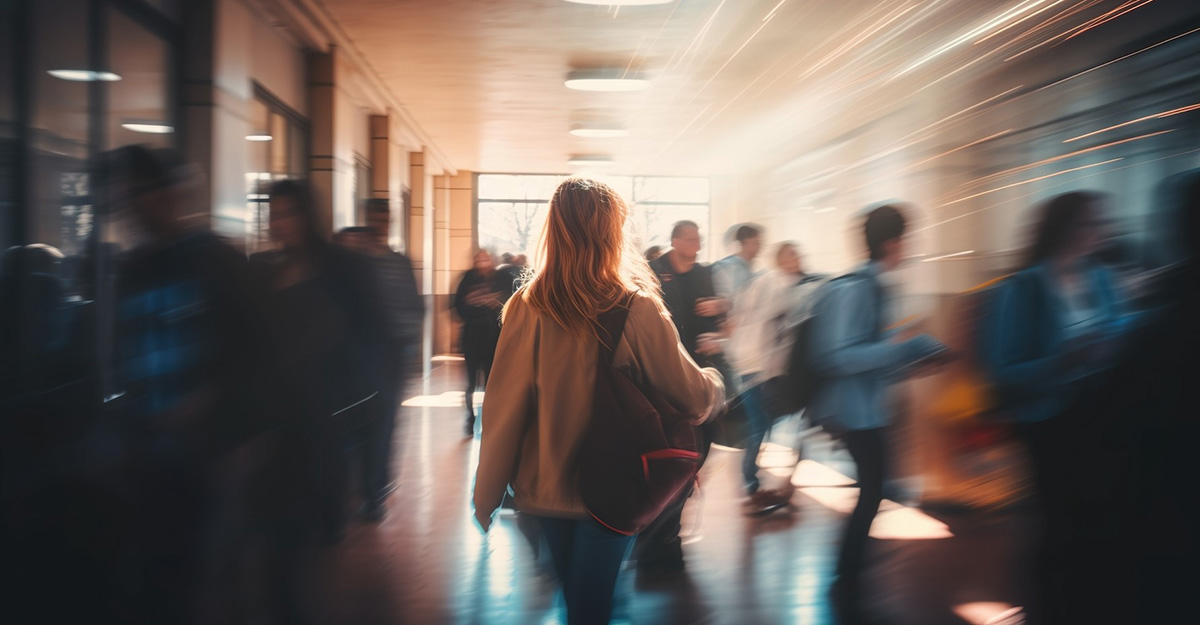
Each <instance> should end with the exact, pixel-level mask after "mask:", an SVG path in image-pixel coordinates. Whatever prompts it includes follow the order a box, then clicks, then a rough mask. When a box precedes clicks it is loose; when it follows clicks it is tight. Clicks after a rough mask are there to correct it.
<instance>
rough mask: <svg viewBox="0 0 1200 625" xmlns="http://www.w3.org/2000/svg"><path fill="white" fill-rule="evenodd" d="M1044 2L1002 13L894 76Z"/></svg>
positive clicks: (1034, 0) (1028, 3) (1032, 1)
mask: <svg viewBox="0 0 1200 625" xmlns="http://www.w3.org/2000/svg"><path fill="white" fill-rule="evenodd" d="M1045 1H1046V0H1028V1H1026V2H1023V3H1021V4H1019V5H1017V6H1015V7H1013V8H1011V9H1009V10H1007V11H1005V12H1004V13H1001V14H1000V15H999V16H997V17H995V18H992V19H991V20H988V21H987V22H984V23H983V24H982V25H980V26H977V27H975V28H973V29H971V30H970V31H968V32H967V33H966V34H963V35H959V36H958V37H956V38H955V39H953V40H951V41H950V42H949V43H945V44H942V46H941V47H939V48H937V49H936V50H934V51H933V52H930V53H929V54H926V55H925V56H923V57H921V58H920V59H919V60H917V61H916V62H914V63H913V64H912V65H909V66H908V67H907V68H905V69H903V70H901V71H900V73H899V74H897V75H896V78H899V77H900V76H904V75H905V74H908V73H911V72H912V71H914V70H916V69H917V68H919V67H921V66H922V65H924V64H926V63H928V62H929V61H932V60H933V59H935V58H937V57H939V56H941V55H942V54H945V53H946V52H948V51H950V50H952V49H954V48H957V47H958V46H960V45H962V44H964V43H966V42H968V41H970V40H972V39H974V38H975V37H978V36H979V35H982V34H984V33H986V32H988V31H990V30H992V29H994V28H996V27H998V26H1001V25H1003V24H1005V23H1006V22H1008V21H1009V20H1010V19H1012V18H1014V17H1017V16H1018V15H1021V14H1022V13H1024V12H1026V11H1028V10H1030V9H1032V8H1034V7H1036V6H1038V5H1040V4H1042V3H1044V2H1045Z"/></svg>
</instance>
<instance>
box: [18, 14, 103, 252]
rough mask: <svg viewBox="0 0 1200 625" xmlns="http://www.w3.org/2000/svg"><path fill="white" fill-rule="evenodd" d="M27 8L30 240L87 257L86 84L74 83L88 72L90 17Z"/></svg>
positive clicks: (89, 219)
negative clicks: (30, 95)
mask: <svg viewBox="0 0 1200 625" xmlns="http://www.w3.org/2000/svg"><path fill="white" fill-rule="evenodd" d="M30 4H31V6H32V12H33V16H32V19H33V23H32V25H33V32H32V33H31V38H32V42H33V74H32V82H33V85H32V87H33V98H34V100H33V109H32V110H33V128H32V129H31V138H32V145H31V148H32V150H31V152H32V158H31V159H30V162H29V164H30V171H29V181H28V182H29V200H30V202H29V206H28V212H27V213H26V214H27V220H28V221H27V223H28V229H29V230H28V234H29V237H30V240H31V241H33V242H36V243H45V244H47V245H50V246H52V247H55V248H58V249H59V250H60V251H62V252H63V253H64V254H66V255H67V256H71V255H76V254H80V253H82V252H83V251H84V248H85V242H86V238H87V236H88V235H90V233H91V224H92V202H91V200H90V199H89V197H88V192H89V189H88V184H87V159H88V152H89V149H88V87H89V84H90V83H88V82H86V81H83V80H78V78H80V77H81V76H84V77H86V76H87V75H88V74H86V72H88V71H90V70H92V69H93V68H91V67H90V66H89V64H88V29H87V11H81V10H80V3H79V2H73V1H70V0H45V1H42V2H33V3H30ZM52 71H53V72H55V74H51V73H50V72H52ZM64 72H65V73H64Z"/></svg>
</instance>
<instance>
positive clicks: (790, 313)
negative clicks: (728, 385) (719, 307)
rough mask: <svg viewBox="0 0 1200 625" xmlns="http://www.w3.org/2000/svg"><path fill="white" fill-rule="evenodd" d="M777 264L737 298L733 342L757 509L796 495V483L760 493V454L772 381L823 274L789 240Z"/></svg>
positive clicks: (746, 469) (745, 467)
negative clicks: (809, 268)
mask: <svg viewBox="0 0 1200 625" xmlns="http://www.w3.org/2000/svg"><path fill="white" fill-rule="evenodd" d="M774 261H775V267H774V268H773V269H771V270H769V271H767V272H766V273H764V274H762V275H760V276H758V277H757V278H755V279H754V280H753V281H752V282H751V283H750V284H749V285H748V286H746V287H745V288H744V289H743V290H742V291H741V292H740V293H739V294H738V295H737V296H736V297H735V298H734V304H733V312H732V313H731V316H732V317H733V322H732V324H731V325H732V326H733V329H732V331H731V337H730V340H729V345H730V350H729V352H730V364H731V365H732V366H733V368H734V370H735V371H736V372H737V375H738V376H739V377H740V381H741V387H742V389H743V391H742V394H741V399H742V404H743V409H744V410H745V412H746V420H747V434H748V438H747V440H746V454H745V456H744V458H743V460H742V467H741V469H742V483H743V485H744V486H745V489H746V494H747V495H749V496H750V497H751V504H752V505H753V507H752V510H751V513H753V514H762V513H766V512H770V511H772V510H776V509H779V508H781V507H783V506H784V505H786V504H787V502H788V500H789V499H790V498H791V494H792V491H791V488H789V486H790V484H789V485H787V486H785V487H784V488H783V489H782V490H779V491H760V490H759V479H758V452H759V449H760V447H761V446H762V442H763V439H764V437H765V436H766V433H767V431H768V429H770V426H771V420H772V419H773V418H777V417H780V416H783V415H779V414H773V413H772V407H771V406H770V404H771V402H772V397H771V396H770V395H771V392H772V390H773V389H771V388H769V386H770V385H769V384H767V382H768V381H770V380H773V379H775V378H777V377H779V376H782V375H784V373H785V370H786V368H787V358H788V355H789V354H790V353H791V349H792V342H793V340H794V338H795V331H796V327H797V326H798V325H799V323H800V321H801V320H803V319H804V318H805V317H807V316H808V313H809V308H810V306H811V302H812V299H813V294H814V292H815V291H816V289H817V288H818V286H819V285H820V284H821V278H820V277H818V276H810V275H808V274H807V273H805V271H804V266H803V261H802V257H801V255H800V248H799V246H797V245H796V244H795V243H792V242H783V243H780V244H779V247H778V249H777V250H776V252H775V258H774Z"/></svg>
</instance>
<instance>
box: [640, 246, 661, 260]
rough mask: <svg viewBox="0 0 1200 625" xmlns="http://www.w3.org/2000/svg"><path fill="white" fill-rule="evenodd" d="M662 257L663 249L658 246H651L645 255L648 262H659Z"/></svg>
mask: <svg viewBox="0 0 1200 625" xmlns="http://www.w3.org/2000/svg"><path fill="white" fill-rule="evenodd" d="M662 255H663V251H662V248H661V247H659V246H657V245H651V246H650V247H648V248H646V252H645V253H644V254H643V256H645V257H646V262H650V261H652V260H657V259H658V257H659V256H662Z"/></svg>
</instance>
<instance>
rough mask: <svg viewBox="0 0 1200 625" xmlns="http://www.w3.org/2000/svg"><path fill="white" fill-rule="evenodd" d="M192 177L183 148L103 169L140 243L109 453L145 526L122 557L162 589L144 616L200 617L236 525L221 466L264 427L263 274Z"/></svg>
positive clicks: (127, 272) (130, 261) (134, 603)
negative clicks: (198, 197)
mask: <svg viewBox="0 0 1200 625" xmlns="http://www.w3.org/2000/svg"><path fill="white" fill-rule="evenodd" d="M191 176H192V174H191V170H190V169H189V168H188V167H187V166H186V165H185V164H184V162H183V161H182V159H181V157H180V156H179V155H178V154H176V153H175V152H172V151H169V150H162V149H156V150H151V149H149V148H145V147H142V146H128V147H124V148H120V149H117V150H115V151H113V152H111V153H108V154H106V155H105V156H104V158H103V159H102V162H101V167H100V172H99V178H100V180H101V182H102V184H103V185H104V188H105V190H106V193H107V198H108V200H109V201H110V202H111V204H112V210H114V211H115V212H116V213H117V215H118V216H121V215H125V216H127V218H128V219H129V220H130V222H131V224H132V226H133V229H132V232H131V235H132V237H133V240H135V241H137V244H136V245H135V247H134V248H133V249H131V250H130V251H129V252H128V253H127V254H126V255H125V256H124V257H123V258H122V259H121V261H120V263H119V265H118V269H117V282H116V301H115V306H114V312H115V324H116V331H115V345H114V350H113V353H114V367H113V368H114V371H115V379H114V384H115V386H116V391H117V392H116V393H115V394H114V397H115V398H116V399H113V400H112V401H110V402H109V404H108V411H107V412H108V414H107V415H106V416H105V423H104V426H103V432H104V434H103V436H102V440H104V441H106V445H105V447H104V448H103V449H101V450H100V452H101V453H102V454H104V460H105V463H106V464H108V463H109V462H111V463H112V465H111V466H112V467H113V469H114V470H115V471H116V472H117V473H116V475H117V476H119V477H118V479H119V480H120V481H119V482H118V483H116V484H114V485H115V486H117V487H118V488H122V489H131V491H132V495H133V497H134V500H133V509H132V510H131V515H130V516H129V517H128V518H123V519H120V520H119V521H116V522H115V525H116V526H118V527H120V528H121V529H122V531H125V532H129V536H131V537H135V538H133V539H132V540H130V541H129V542H128V543H127V544H123V545H122V554H121V556H119V557H118V562H121V561H122V560H124V559H125V558H126V557H129V558H130V560H129V561H128V562H127V563H126V564H127V565H128V569H129V570H136V571H137V575H138V576H139V578H140V579H141V580H142V581H141V583H143V584H146V585H147V586H148V587H149V588H152V589H153V590H152V591H140V592H137V594H136V595H134V596H130V597H128V599H129V600H130V605H129V606H128V607H127V608H123V609H132V610H133V611H134V614H136V616H134V617H132V618H130V619H128V620H132V621H144V622H168V621H169V622H178V623H183V622H189V621H192V620H195V619H196V618H197V607H198V606H199V605H200V604H201V603H202V602H203V601H206V600H209V599H211V597H205V596H203V595H202V593H201V589H202V587H203V586H204V585H205V583H206V581H205V580H204V579H203V577H204V573H205V571H206V567H207V566H208V563H209V562H210V561H211V558H212V554H211V553H207V550H208V549H210V548H211V547H212V546H213V543H212V542H210V541H212V539H213V537H215V536H217V535H221V534H222V533H223V532H225V531H226V529H227V528H226V527H224V526H222V525H221V523H222V520H223V516H222V514H221V510H219V509H218V507H217V506H218V502H219V501H221V497H222V495H223V493H222V492H221V488H220V486H221V485H220V483H219V480H218V479H217V475H218V473H220V472H222V471H223V470H225V464H226V463H227V462H228V461H229V460H230V457H231V456H230V455H231V454H232V453H233V451H234V450H235V449H237V448H238V447H239V446H240V445H241V444H243V443H244V442H245V441H246V440H247V439H248V438H249V437H251V436H252V435H253V434H254V433H255V431H256V430H257V429H258V427H259V424H260V421H259V420H258V417H259V413H258V411H257V410H256V406H255V402H254V388H253V384H254V381H255V380H256V379H257V376H258V374H259V372H260V371H261V364H262V360H261V358H262V350H261V349H260V347H259V346H260V345H261V343H260V340H259V337H260V336H261V324H259V323H258V316H257V311H256V309H255V306H254V305H253V303H252V299H251V293H252V289H251V284H250V282H249V280H248V273H249V272H248V271H247V267H246V262H245V258H244V257H243V256H242V255H241V254H239V253H238V252H237V251H235V250H234V249H233V248H232V247H230V246H229V245H227V244H226V243H225V242H224V241H222V240H221V239H220V238H219V237H217V236H215V235H213V234H212V233H211V232H209V231H207V230H206V229H204V228H203V227H198V226H197V225H195V224H194V223H193V222H190V221H189V220H187V219H186V216H187V212H188V211H187V208H188V207H187V206H186V200H185V198H186V197H187V196H186V193H187V184H188V183H189V182H190V180H191ZM109 522H113V521H112V520H110V521H109ZM122 568H124V567H122ZM122 618H125V617H122Z"/></svg>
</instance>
